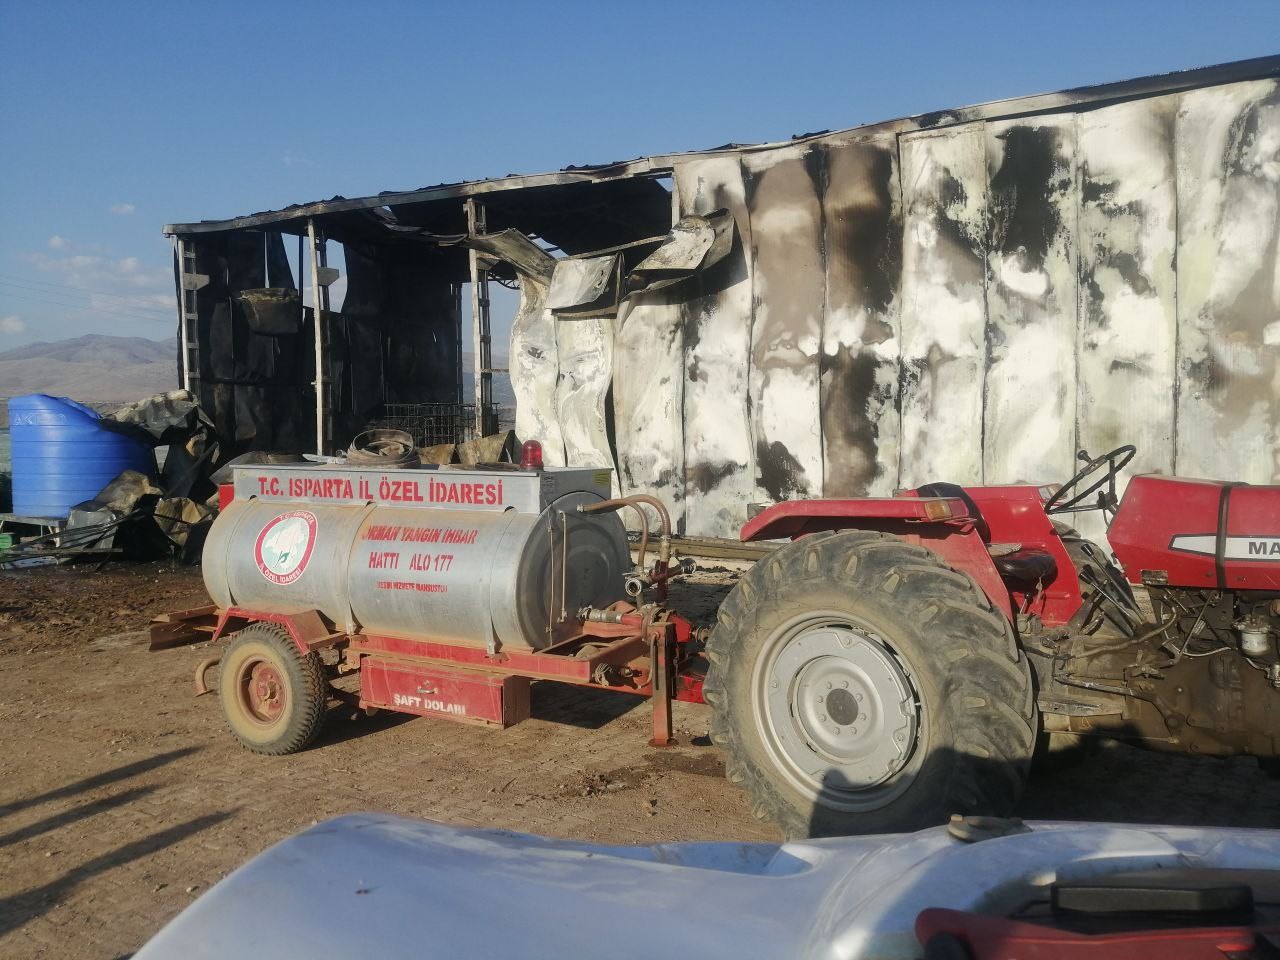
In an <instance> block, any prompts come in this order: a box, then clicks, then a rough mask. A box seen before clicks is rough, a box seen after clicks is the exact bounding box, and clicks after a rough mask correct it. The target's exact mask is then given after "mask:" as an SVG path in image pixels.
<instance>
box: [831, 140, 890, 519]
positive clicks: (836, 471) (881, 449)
mask: <svg viewBox="0 0 1280 960" xmlns="http://www.w3.org/2000/svg"><path fill="white" fill-rule="evenodd" d="M822 150H823V155H824V157H823V170H824V177H823V183H824V189H823V195H822V224H823V237H822V241H823V246H824V249H825V250H826V267H827V269H826V291H825V304H824V310H823V322H822V352H821V356H820V361H819V362H820V375H821V385H820V387H821V417H822V420H821V423H822V449H823V477H822V495H823V496H825V497H857V496H867V495H871V496H888V495H889V494H891V493H893V490H894V488H895V487H896V486H897V484H898V444H899V434H900V426H901V420H900V417H899V414H898V381H899V376H898V374H899V364H900V360H901V357H900V352H901V351H900V346H901V337H900V331H899V329H898V296H897V293H898V283H899V277H900V273H901V270H902V203H901V193H900V190H899V178H898V157H897V153H898V151H897V142H896V141H895V140H893V139H892V138H885V139H881V140H857V141H853V142H845V143H839V142H837V143H829V144H825V145H824V146H823V147H822Z"/></svg>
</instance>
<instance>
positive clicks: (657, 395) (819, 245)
mask: <svg viewBox="0 0 1280 960" xmlns="http://www.w3.org/2000/svg"><path fill="white" fill-rule="evenodd" d="M674 186H675V191H676V197H677V200H678V204H679V211H680V214H681V215H685V214H691V213H707V212H710V211H712V210H715V209H718V208H727V209H729V210H730V211H731V212H732V213H733V216H734V219H735V222H736V228H737V236H736V239H735V245H734V248H733V251H732V253H731V255H730V256H729V257H727V258H726V259H725V260H723V261H721V262H720V263H718V264H716V266H714V267H713V268H711V269H710V270H708V271H706V272H705V273H704V274H702V275H700V276H699V277H698V278H696V280H694V281H690V282H687V283H684V284H680V285H678V286H676V287H670V288H667V289H664V290H661V291H658V292H655V293H647V294H642V295H638V296H635V297H633V298H632V299H630V300H628V301H624V303H623V305H622V308H621V310H620V312H619V315H618V317H617V318H616V319H612V320H605V321H588V323H590V324H593V326H591V327H590V328H587V327H582V326H578V327H575V326H574V325H575V324H582V323H584V321H573V320H553V319H552V318H551V317H550V315H549V313H547V312H546V311H545V310H542V309H541V305H540V304H539V303H537V302H535V301H536V297H535V296H534V295H533V294H532V293H531V294H529V302H528V303H526V309H522V318H523V321H524V322H523V323H517V336H516V342H514V343H513V349H512V356H513V358H516V359H515V361H514V362H513V374H512V375H513V381H514V386H515V389H516V393H517V397H518V398H519V401H520V404H521V412H520V426H521V427H523V432H525V433H527V434H529V435H534V431H536V435H538V436H539V437H540V438H541V439H543V441H544V443H547V445H548V447H549V448H550V450H551V453H550V457H551V459H552V460H553V461H555V462H559V461H560V460H561V459H562V458H563V457H564V455H565V448H568V455H569V459H570V460H573V461H575V462H584V463H585V462H588V461H589V462H594V463H610V462H614V460H615V458H616V463H617V466H618V470H619V473H618V479H619V484H620V487H621V489H622V490H624V491H627V492H638V491H644V492H649V493H654V494H656V495H658V496H661V497H662V498H663V499H664V500H666V501H667V502H668V503H669V504H671V506H672V508H673V513H674V515H675V517H676V520H677V523H678V524H679V526H680V528H681V529H682V530H683V531H685V532H686V533H690V534H703V535H715V536H735V535H736V533H737V530H738V528H739V527H740V525H741V524H742V523H743V522H744V521H745V519H746V517H747V506H748V504H749V503H752V502H770V501H776V500H781V499H790V498H797V497H843V496H856V495H862V494H871V495H888V494H890V493H892V492H893V491H894V490H895V489H896V488H898V487H904V486H915V485H918V484H921V483H925V482H928V481H936V480H949V481H955V482H960V483H980V482H985V483H999V482H1013V481H1031V482H1047V481H1053V480H1061V479H1064V478H1066V477H1067V476H1069V475H1070V474H1071V473H1072V472H1073V470H1074V466H1075V464H1074V455H1075V451H1076V450H1078V449H1079V448H1082V447H1084V448H1087V449H1088V450H1089V451H1091V452H1093V453H1095V454H1096V453H1098V452H1101V451H1103V450H1106V449H1110V448H1112V447H1115V446H1118V445H1119V444H1121V443H1126V442H1131V443H1134V444H1136V445H1137V447H1138V450H1139V453H1138V458H1137V460H1136V461H1135V463H1134V464H1133V468H1134V471H1152V470H1156V471H1163V472H1166V473H1177V474H1180V475H1190V476H1209V477H1221V478H1230V479H1236V480H1244V481H1249V482H1260V483H1267V482H1271V483H1274V482H1280V454H1278V453H1277V450H1278V447H1280V362H1278V360H1277V358H1278V357H1280V209H1278V208H1280V92H1278V90H1277V82H1276V81H1275V80H1258V81H1246V82H1237V83H1229V84H1224V85H1220V86H1213V87H1207V88H1202V89H1196V90H1191V91H1189V92H1183V93H1175V94H1165V95H1162V96H1150V97H1146V98H1143V99H1136V100H1129V101H1126V102H1120V103H1113V104H1109V105H1103V106H1098V105H1096V104H1090V105H1089V106H1088V107H1087V108H1078V109H1073V108H1071V107H1070V106H1064V107H1062V108H1061V109H1059V110H1055V111H1053V112H1046V113H1042V114H1039V115H1036V116H1031V117H1022V118H1009V119H986V120H978V121H973V122H968V123H959V124H954V125H951V126H946V127H940V128H935V129H912V130H907V131H906V132H903V131H902V130H897V131H893V132H876V131H874V130H873V131H871V132H867V131H862V132H858V131H854V132H849V133H844V134H837V135H832V136H829V137H824V138H818V139H814V140H808V141H804V142H802V143H796V144H789V145H783V146H778V147H771V148H756V149H744V150H739V151H723V152H717V153H710V154H703V155H689V156H685V157H681V158H678V159H677V161H676V163H675V169H674ZM553 371H554V372H553ZM566 384H567V385H566ZM606 406H608V409H607V410H606ZM610 413H611V414H612V418H613V446H612V449H610V447H609V441H608V439H607V438H606V431H605V429H604V427H603V423H604V421H605V420H606V419H607V416H608V414H610Z"/></svg>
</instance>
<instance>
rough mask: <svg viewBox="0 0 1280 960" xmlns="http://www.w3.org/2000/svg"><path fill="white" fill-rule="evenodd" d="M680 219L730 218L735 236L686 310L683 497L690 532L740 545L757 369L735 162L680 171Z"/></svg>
mask: <svg viewBox="0 0 1280 960" xmlns="http://www.w3.org/2000/svg"><path fill="white" fill-rule="evenodd" d="M675 184H676V195H677V196H678V197H679V200H680V207H681V214H682V215H683V216H682V219H683V217H687V216H689V215H691V214H701V213H709V212H711V211H714V210H718V209H725V210H728V211H729V213H730V215H731V217H732V219H731V220H730V223H729V226H732V225H733V222H734V221H736V222H737V230H736V234H735V232H734V231H730V232H729V236H730V237H731V240H732V242H731V244H730V247H729V249H728V251H726V253H725V254H724V256H723V257H722V258H721V259H720V260H719V261H718V262H717V263H715V264H714V265H712V266H711V267H710V268H709V269H708V270H706V271H704V272H703V273H701V274H699V275H698V277H697V278H695V280H694V281H693V282H695V283H697V284H698V286H697V288H696V294H695V295H694V296H692V297H691V298H690V299H688V300H686V301H685V302H684V303H683V304H682V305H681V311H682V315H683V326H684V370H683V376H684V391H683V414H684V417H683V419H684V494H685V512H686V517H687V520H686V527H696V529H697V532H698V533H699V534H700V535H702V536H711V537H737V535H738V530H739V528H740V527H741V526H742V524H743V523H744V522H745V521H746V517H747V506H746V505H747V504H748V503H749V502H751V500H752V498H753V496H754V491H755V473H754V462H755V456H754V444H753V435H752V431H751V421H750V417H749V414H748V408H749V402H750V401H749V394H748V389H747V385H748V380H749V376H750V374H749V366H750V363H751V258H750V256H749V252H750V250H751V224H750V221H749V218H748V216H747V205H746V195H745V192H744V188H743V182H742V167H741V164H740V162H739V160H738V158H737V157H736V156H728V157H711V158H707V159H702V160H696V161H693V162H690V163H685V164H681V165H680V166H679V167H677V168H676V172H675Z"/></svg>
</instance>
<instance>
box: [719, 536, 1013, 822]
mask: <svg viewBox="0 0 1280 960" xmlns="http://www.w3.org/2000/svg"><path fill="white" fill-rule="evenodd" d="M706 654H707V658H708V661H709V669H708V673H707V678H706V684H705V688H704V694H705V697H706V700H707V702H708V703H709V704H710V705H711V710H712V715H711V739H712V740H713V742H715V743H716V744H718V745H719V746H721V747H722V748H723V749H724V750H725V753H726V763H725V769H726V774H727V776H728V778H729V780H730V781H731V782H733V783H736V784H738V785H740V786H742V787H744V788H745V789H746V790H747V792H748V793H749V794H750V796H751V799H752V812H753V813H754V814H755V815H756V817H758V818H759V819H762V820H773V821H775V822H776V823H778V824H779V825H780V826H781V827H782V829H783V832H784V833H785V834H786V836H787V837H789V838H801V837H810V836H830V835H840V834H858V833H896V832H902V831H910V830H917V829H920V828H923V827H927V826H932V825H935V824H940V823H943V822H945V821H946V820H947V818H948V817H949V816H950V815H951V814H957V813H958V814H986V815H991V816H1003V815H1005V814H1008V813H1009V812H1010V811H1011V810H1012V808H1013V806H1014V804H1015V803H1016V802H1017V800H1018V797H1019V796H1020V794H1021V792H1022V788H1023V786H1024V784H1025V782H1026V778H1027V771H1028V767H1029V765H1030V762H1031V756H1032V752H1033V748H1034V746H1035V734H1036V728H1037V718H1036V710H1035V697H1034V690H1033V687H1032V680H1031V672H1030V669H1029V667H1028V664H1027V660H1026V657H1025V656H1023V654H1022V651H1021V650H1020V649H1019V647H1018V645H1017V642H1016V640H1015V638H1014V634H1013V629H1012V627H1011V625H1010V624H1009V621H1008V619H1007V618H1006V617H1005V616H1004V615H1003V614H1001V613H1000V612H999V611H997V610H995V609H994V608H993V607H992V605H991V603H990V602H989V601H988V599H987V597H986V595H985V594H983V592H982V591H981V589H979V587H978V586H977V584H976V583H974V582H973V580H972V579H970V578H969V577H968V576H966V575H964V574H962V573H959V572H957V571H956V570H953V569H951V568H950V567H948V566H947V565H946V564H945V563H943V562H942V560H941V559H940V558H939V557H938V556H937V555H936V554H935V553H933V552H931V551H929V550H926V549H925V548H923V547H918V546H914V545H912V544H908V543H906V542H905V541H903V540H901V539H900V538H898V537H895V536H892V535H890V534H885V533H877V532H871V531H840V532H827V533H819V534H814V535H812V536H807V537H804V538H802V539H800V540H797V541H795V542H794V543H790V544H788V545H786V546H784V547H780V548H779V549H778V550H776V551H775V552H774V553H773V554H771V555H770V556H769V557H768V558H767V559H764V560H761V561H759V562H758V563H757V564H756V565H755V566H754V567H753V568H752V569H751V571H750V572H749V573H748V574H747V575H746V576H744V577H743V578H742V580H740V581H739V583H738V585H737V586H736V587H735V588H734V590H733V592H732V593H730V594H729V596H728V597H727V598H726V599H725V601H724V603H723V604H722V605H721V607H720V614H719V619H718V622H717V624H716V627H715V629H714V631H713V632H712V635H711V638H710V640H709V641H708V643H707V648H706Z"/></svg>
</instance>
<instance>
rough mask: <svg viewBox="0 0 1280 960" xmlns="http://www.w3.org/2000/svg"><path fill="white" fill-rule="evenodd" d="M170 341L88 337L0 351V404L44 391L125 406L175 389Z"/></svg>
mask: <svg viewBox="0 0 1280 960" xmlns="http://www.w3.org/2000/svg"><path fill="white" fill-rule="evenodd" d="M177 363H178V348H177V345H176V343H175V342H174V340H173V339H164V340H145V339H143V338H142V337H110V336H104V335H102V334H96V333H95V334H89V335H87V336H83V337H76V338H74V339H72V340H58V341H56V342H53V343H33V344H30V345H28V346H25V347H17V348H15V349H13V350H5V351H3V352H0V400H3V399H4V398H7V397H17V396H22V395H23V394H27V393H48V394H52V395H53V396H58V397H71V399H73V400H80V401H82V402H93V401H97V402H114V401H119V402H121V403H126V402H128V401H131V400H138V399H141V398H142V397H147V396H150V395H151V394H153V393H162V392H164V391H165V390H172V389H174V387H176V386H177V385H178V373H177Z"/></svg>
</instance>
